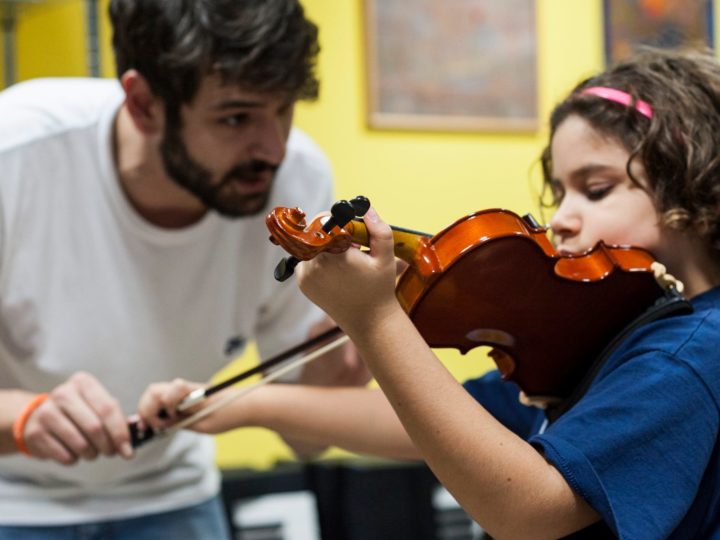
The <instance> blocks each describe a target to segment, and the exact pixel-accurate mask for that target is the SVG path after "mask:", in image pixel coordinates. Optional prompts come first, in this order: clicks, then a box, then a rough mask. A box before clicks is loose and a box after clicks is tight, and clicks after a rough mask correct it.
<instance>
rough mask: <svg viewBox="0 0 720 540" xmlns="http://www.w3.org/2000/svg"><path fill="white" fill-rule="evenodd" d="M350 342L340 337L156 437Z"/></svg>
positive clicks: (201, 417)
mask: <svg viewBox="0 0 720 540" xmlns="http://www.w3.org/2000/svg"><path fill="white" fill-rule="evenodd" d="M349 340H350V338H349V337H348V336H346V335H343V336H341V337H339V338H338V339H336V340H335V341H331V342H330V343H328V344H327V345H325V346H323V347H320V348H319V349H317V350H315V351H313V352H311V353H308V354H306V355H305V356H302V357H300V358H298V359H297V360H293V361H292V362H290V363H288V364H287V365H286V366H283V367H281V368H279V369H276V370H274V371H273V372H271V373H269V374H268V375H267V376H265V377H264V378H262V379H261V380H259V381H258V382H256V383H254V384H251V385H248V386H244V387H243V388H239V389H237V391H236V392H233V393H231V394H229V395H227V396H226V397H224V398H223V399H220V400H218V401H217V402H215V403H211V404H209V405H208V406H207V407H204V408H203V409H201V410H199V411H198V412H196V413H195V414H193V415H192V416H189V417H187V418H185V419H183V420H181V421H180V422H178V423H177V424H174V425H172V426H170V427H169V428H167V429H163V430H159V431H158V432H157V433H156V436H158V437H161V436H165V435H169V434H170V433H172V432H174V431H177V430H179V429H182V428H184V427H186V426H190V425H192V424H194V423H195V422H197V421H198V420H201V419H203V418H205V417H206V416H210V415H211V414H212V413H214V412H215V411H217V410H218V409H221V408H223V407H226V406H228V405H230V403H232V402H233V401H235V400H236V399H238V398H240V397H242V396H245V395H247V394H249V393H250V392H252V391H253V390H255V389H257V388H260V387H261V386H264V385H266V384H268V383H269V382H272V381H274V380H276V379H279V378H280V377H282V376H283V375H285V374H286V373H289V372H290V371H293V370H294V369H297V368H299V367H301V366H304V365H305V364H309V363H310V362H312V361H313V360H315V359H316V358H319V357H321V356H322V355H324V354H325V353H328V352H330V351H332V350H333V349H336V348H337V347H340V346H341V345H344V344H345V343H347V342H348V341H349Z"/></svg>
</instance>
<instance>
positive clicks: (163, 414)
mask: <svg viewBox="0 0 720 540" xmlns="http://www.w3.org/2000/svg"><path fill="white" fill-rule="evenodd" d="M202 386H203V385H202V384H200V383H194V382H189V381H185V380H183V379H175V380H174V381H172V382H162V383H154V384H151V385H150V386H148V387H147V390H145V392H144V393H143V395H142V397H141V398H140V401H139V402H138V407H137V414H138V416H139V417H140V419H141V421H142V423H144V424H145V425H149V426H150V427H151V428H153V429H154V430H155V431H158V430H161V429H166V428H168V427H170V426H172V425H173V424H175V423H176V422H178V421H179V420H182V419H184V418H187V417H188V416H190V415H191V414H193V413H194V412H197V411H198V410H199V409H201V408H202V405H201V404H197V405H195V406H194V407H192V408H190V409H189V410H187V411H184V412H182V413H181V412H178V410H177V407H178V405H180V403H181V402H182V401H183V400H184V399H185V398H186V397H187V395H188V394H189V393H190V392H192V391H193V390H196V389H197V388H201V387H202Z"/></svg>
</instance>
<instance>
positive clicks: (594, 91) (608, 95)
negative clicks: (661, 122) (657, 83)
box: [580, 86, 653, 118]
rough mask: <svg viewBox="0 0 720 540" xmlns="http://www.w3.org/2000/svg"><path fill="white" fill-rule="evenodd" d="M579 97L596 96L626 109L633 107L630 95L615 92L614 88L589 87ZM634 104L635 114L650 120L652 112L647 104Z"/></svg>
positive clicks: (643, 102)
mask: <svg viewBox="0 0 720 540" xmlns="http://www.w3.org/2000/svg"><path fill="white" fill-rule="evenodd" d="M580 95H581V96H585V95H592V96H598V97H601V98H603V99H607V100H608V101H614V102H615V103H620V104H621V105H625V106H626V107H630V106H631V105H633V98H632V96H631V95H630V94H628V93H627V92H623V91H622V90H616V89H615V88H608V87H607V86H591V87H590V88H585V89H584V90H583V91H582V92H580ZM634 104H635V110H636V111H637V112H639V113H640V114H642V115H643V116H646V117H648V118H652V116H653V110H652V107H651V106H650V104H649V103H648V102H646V101H643V100H642V99H638V100H637V101H635V103H634Z"/></svg>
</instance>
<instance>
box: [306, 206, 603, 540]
mask: <svg viewBox="0 0 720 540" xmlns="http://www.w3.org/2000/svg"><path fill="white" fill-rule="evenodd" d="M365 221H366V224H367V227H368V231H369V233H370V235H371V245H370V253H369V254H367V253H362V252H360V251H359V250H349V251H348V252H346V253H343V254H341V255H328V254H323V255H321V256H319V257H316V258H315V259H313V260H312V261H309V262H307V263H302V264H301V265H299V266H298V279H299V283H300V286H301V288H302V289H303V292H305V294H307V295H308V297H309V298H310V299H311V300H313V301H314V302H315V303H317V304H318V305H319V306H320V307H322V308H323V309H324V310H325V311H326V312H327V313H328V314H329V315H330V316H331V317H333V319H335V320H336V321H337V322H338V324H339V325H340V326H341V327H342V328H343V330H345V332H346V333H347V334H348V335H349V336H350V337H351V339H352V340H353V342H354V343H355V345H356V346H357V347H358V350H359V351H360V354H361V355H362V357H363V358H364V359H365V361H366V362H367V364H368V366H369V367H370V370H371V371H372V373H373V375H374V376H375V378H376V380H377V382H378V383H379V384H380V386H381V388H382V389H383V391H384V393H385V394H386V396H387V398H388V400H389V402H390V403H391V404H392V407H393V408H394V410H395V412H396V414H397V416H398V417H399V419H400V421H401V422H402V424H403V426H404V427H405V429H406V430H407V432H408V434H409V435H410V437H411V439H412V440H413V442H414V443H415V445H416V446H417V448H418V450H419V451H420V453H421V454H422V456H423V458H424V459H425V460H426V461H427V463H428V464H429V465H430V467H431V468H432V469H433V471H434V473H435V474H436V475H437V477H438V479H439V480H440V481H441V482H442V483H443V484H444V485H445V486H446V487H447V488H448V489H449V490H450V492H451V493H452V494H453V495H454V496H455V498H456V499H457V500H458V502H459V503H460V504H461V505H462V506H463V507H464V508H465V510H466V511H467V512H468V513H469V514H470V515H471V516H472V517H473V518H474V519H475V520H477V522H478V523H479V524H480V525H481V526H482V527H483V528H485V529H486V530H487V531H488V532H489V533H490V534H491V535H492V536H493V537H496V538H559V537H562V536H565V535H567V534H570V533H572V532H574V531H576V530H579V529H581V528H583V527H585V526H587V525H589V524H591V523H593V522H595V521H597V520H598V515H597V513H596V512H595V511H594V510H593V509H592V508H591V507H590V506H589V505H588V504H587V503H586V502H585V501H584V500H583V499H582V498H580V497H579V496H577V495H576V494H575V493H574V492H573V490H572V489H571V488H570V486H569V485H568V484H567V482H566V481H565V479H564V478H563V476H562V475H561V474H560V473H559V472H558V471H557V469H555V467H553V466H552V465H550V464H549V463H548V462H547V461H546V460H545V459H544V458H543V456H542V455H541V454H539V453H538V452H537V451H536V450H535V449H534V448H533V447H532V446H531V445H530V444H528V443H527V442H525V441H524V440H523V439H521V438H519V437H518V436H516V435H515V434H514V433H512V432H511V431H509V430H508V429H506V428H505V427H504V426H503V425H502V424H500V423H499V422H497V421H496V420H495V419H494V418H493V417H492V415H490V414H489V413H488V412H487V411H486V410H485V409H483V408H482V407H481V406H480V405H479V404H478V403H477V402H476V401H475V400H474V399H473V398H472V397H471V396H470V395H469V394H468V393H467V392H466V391H465V389H464V388H462V386H461V385H460V384H459V383H458V382H457V381H456V380H455V379H454V378H453V377H452V375H451V374H450V373H449V372H448V371H447V370H446V369H445V367H444V366H443V365H442V363H440V361H439V360H438V359H437V357H436V356H435V355H434V354H433V352H432V351H431V350H430V348H429V347H428V346H427V344H426V343H425V341H424V340H423V339H422V337H421V336H420V334H419V333H418V331H417V329H416V328H415V327H414V325H413V324H412V322H411V321H410V319H409V318H408V317H407V315H406V314H405V313H404V311H403V310H402V308H401V307H400V305H399V304H398V302H397V300H396V298H395V294H394V263H393V253H392V235H391V232H390V230H389V228H388V227H387V226H386V225H385V224H384V223H382V222H381V221H380V220H379V218H378V217H377V215H376V214H375V213H374V212H373V211H372V209H371V210H370V212H368V214H367V215H366V218H365ZM343 284H345V286H343Z"/></svg>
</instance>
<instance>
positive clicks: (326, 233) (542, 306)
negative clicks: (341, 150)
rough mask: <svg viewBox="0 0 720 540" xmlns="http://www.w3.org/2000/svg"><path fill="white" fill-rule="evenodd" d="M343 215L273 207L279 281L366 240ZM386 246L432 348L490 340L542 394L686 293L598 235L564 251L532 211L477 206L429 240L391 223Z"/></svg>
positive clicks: (518, 378)
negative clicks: (400, 265) (302, 264)
mask: <svg viewBox="0 0 720 540" xmlns="http://www.w3.org/2000/svg"><path fill="white" fill-rule="evenodd" d="M359 199H360V202H358V200H353V202H350V203H346V204H345V205H343V206H345V207H347V206H349V207H350V208H352V209H353V210H355V209H356V207H359V208H357V213H361V212H362V210H363V209H364V208H366V207H369V203H367V202H365V201H366V200H363V199H364V198H359ZM334 209H335V208H334ZM350 214H352V212H351V211H349V210H347V208H345V210H343V211H338V212H335V211H333V212H332V213H331V216H329V217H327V216H325V217H320V218H316V219H315V220H313V221H312V222H311V223H309V224H308V223H306V221H305V214H304V213H303V212H302V210H300V209H299V208H284V207H280V208H276V209H274V210H273V211H272V212H271V213H270V214H269V215H268V216H267V218H266V224H267V227H268V229H269V231H270V234H271V236H270V239H271V241H272V242H274V243H276V244H278V245H280V246H282V247H283V248H284V249H285V250H286V251H287V252H288V253H289V254H290V255H291V257H290V258H288V259H285V260H284V261H281V264H279V265H278V268H277V269H276V273H275V274H276V275H275V277H276V278H278V279H280V280H282V279H287V277H289V275H290V274H291V273H292V267H294V265H295V264H297V262H298V261H300V260H308V259H311V258H312V257H314V256H316V255H317V254H319V253H322V252H331V253H338V252H342V251H344V250H346V249H349V248H350V247H351V246H353V244H359V245H362V246H367V245H368V234H367V230H366V228H365V226H364V223H363V222H362V221H361V220H359V219H358V218H357V216H350V218H348V215H350ZM393 241H394V249H395V255H396V256H397V257H399V258H401V259H402V260H404V261H405V262H407V263H408V267H407V268H406V269H405V270H404V271H403V273H402V274H401V275H400V277H399V279H398V281H397V284H396V296H397V298H398V301H399V303H400V305H401V306H402V307H403V309H404V310H405V311H406V312H407V314H408V316H409V317H410V319H411V320H412V322H413V323H414V325H415V326H416V327H417V329H418V330H419V332H420V334H421V335H422V337H423V338H424V339H425V341H426V342H427V344H428V345H429V346H430V347H433V348H455V349H458V350H459V351H460V352H461V353H462V354H466V353H467V352H468V351H470V350H471V349H474V348H475V347H478V346H481V345H484V346H489V347H491V349H492V350H491V351H490V353H489V355H490V357H491V358H492V359H493V360H494V361H495V363H496V365H497V367H498V370H499V371H500V373H501V374H502V377H503V378H504V379H505V380H508V381H512V382H514V383H516V384H517V385H518V386H519V387H520V389H521V390H522V391H523V392H524V393H525V394H526V396H528V397H529V398H531V399H532V398H538V399H537V400H538V401H542V400H543V399H545V398H547V397H551V398H565V397H567V396H569V395H570V394H571V392H572V390H573V388H574V387H575V386H576V385H577V384H578V383H579V381H580V380H581V379H582V377H583V375H584V374H585V373H586V372H587V371H588V369H589V366H590V365H591V364H592V362H593V361H594V360H595V359H596V358H597V357H598V356H599V355H600V353H601V352H602V351H603V349H604V348H605V347H606V345H607V344H609V343H610V342H611V341H612V340H613V338H615V337H616V336H617V335H618V334H620V332H621V331H622V330H623V329H624V328H625V327H627V326H628V325H629V324H630V323H631V322H632V321H634V320H636V319H637V318H638V317H639V316H640V315H641V314H643V313H644V312H645V311H646V310H648V308H649V307H651V306H652V305H653V304H654V303H655V302H657V301H659V299H661V298H663V297H664V296H666V295H667V294H669V292H670V291H671V290H672V291H673V292H674V293H675V294H677V290H680V292H681V290H682V289H681V287H682V284H681V283H680V282H677V281H675V280H674V279H673V278H672V276H669V275H663V273H662V269H661V265H658V263H657V262H656V261H655V260H654V258H653V256H652V255H651V254H650V253H649V252H648V251H646V250H644V249H640V248H635V247H628V246H610V245H606V244H604V243H603V242H598V244H597V245H595V246H594V247H593V248H592V249H590V250H588V251H587V252H585V253H582V254H577V255H566V254H560V253H558V252H557V251H556V250H555V248H554V246H553V245H552V243H551V241H550V240H549V238H548V236H547V229H546V228H544V227H541V226H540V225H539V224H538V223H537V221H536V220H535V219H534V218H533V217H532V216H531V215H529V214H528V215H525V216H523V217H520V216H519V215H517V214H515V213H513V212H511V211H508V210H504V209H488V210H481V211H478V212H475V213H473V214H470V215H468V216H465V217H463V218H460V219H458V220H457V221H455V222H454V223H452V224H451V225H449V226H448V227H446V228H445V229H443V230H442V231H440V232H439V233H437V234H435V235H427V234H423V233H418V232H414V231H411V230H408V229H403V228H399V227H393ZM288 269H289V270H288ZM656 274H657V277H656ZM676 289H677V290H676Z"/></svg>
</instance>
